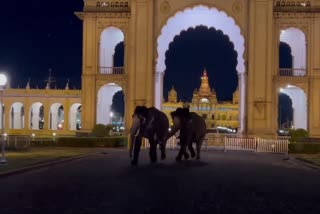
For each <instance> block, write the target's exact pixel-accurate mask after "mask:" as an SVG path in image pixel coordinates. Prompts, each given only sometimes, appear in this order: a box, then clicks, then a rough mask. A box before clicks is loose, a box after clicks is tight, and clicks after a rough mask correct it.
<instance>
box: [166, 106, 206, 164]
mask: <svg viewBox="0 0 320 214" xmlns="http://www.w3.org/2000/svg"><path fill="white" fill-rule="evenodd" d="M171 117H172V120H173V127H172V129H171V131H170V132H169V134H168V136H167V139H168V138H170V137H171V136H173V135H174V134H175V133H176V132H177V131H179V130H180V136H179V137H180V150H179V153H178V155H177V157H176V161H181V159H182V156H184V157H185V159H188V158H189V155H188V153H187V151H186V148H187V146H188V148H189V150H190V153H191V157H192V158H194V157H196V159H197V160H199V159H200V149H201V146H202V142H203V140H204V138H205V136H206V132H207V127H206V123H205V120H204V119H203V118H202V117H201V116H199V115H198V114H196V113H195V112H190V111H189V108H177V109H176V111H174V112H171ZM194 142H195V143H196V151H197V153H195V151H194V149H193V147H192V143H194Z"/></svg>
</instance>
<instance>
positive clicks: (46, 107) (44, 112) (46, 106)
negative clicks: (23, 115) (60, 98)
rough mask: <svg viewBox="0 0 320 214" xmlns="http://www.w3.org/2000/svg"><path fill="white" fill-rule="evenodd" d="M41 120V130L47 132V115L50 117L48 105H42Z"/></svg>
mask: <svg viewBox="0 0 320 214" xmlns="http://www.w3.org/2000/svg"><path fill="white" fill-rule="evenodd" d="M43 114H44V116H43V120H44V123H43V130H46V131H47V130H49V122H50V120H49V115H50V107H49V106H48V105H45V104H44V105H43Z"/></svg>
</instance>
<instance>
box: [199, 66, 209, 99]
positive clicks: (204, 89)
mask: <svg viewBox="0 0 320 214" xmlns="http://www.w3.org/2000/svg"><path fill="white" fill-rule="evenodd" d="M210 92H211V89H210V85H209V79H208V75H207V70H206V69H204V71H203V75H202V77H201V86H200V89H199V95H200V96H202V97H208V96H210Z"/></svg>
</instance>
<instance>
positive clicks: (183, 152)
mask: <svg viewBox="0 0 320 214" xmlns="http://www.w3.org/2000/svg"><path fill="white" fill-rule="evenodd" d="M186 148H187V145H186V144H181V146H180V150H179V153H178V155H177V157H176V161H181V159H182V156H183V155H184V154H185V153H186Z"/></svg>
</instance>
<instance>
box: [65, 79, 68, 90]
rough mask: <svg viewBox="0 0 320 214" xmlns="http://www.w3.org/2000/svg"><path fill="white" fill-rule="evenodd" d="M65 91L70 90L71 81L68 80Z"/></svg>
mask: <svg viewBox="0 0 320 214" xmlns="http://www.w3.org/2000/svg"><path fill="white" fill-rule="evenodd" d="M65 90H69V79H68V82H67V84H66V87H65Z"/></svg>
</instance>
